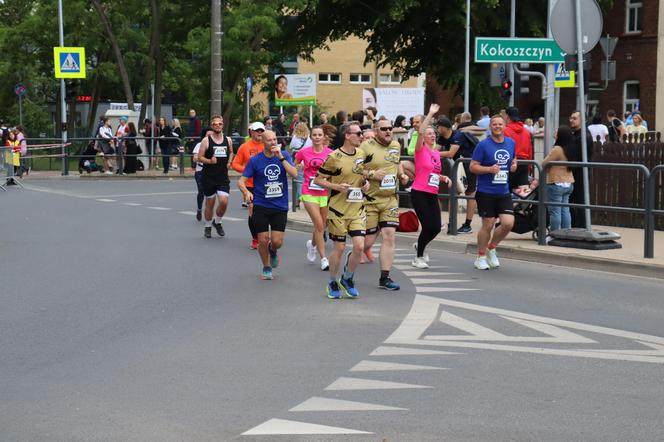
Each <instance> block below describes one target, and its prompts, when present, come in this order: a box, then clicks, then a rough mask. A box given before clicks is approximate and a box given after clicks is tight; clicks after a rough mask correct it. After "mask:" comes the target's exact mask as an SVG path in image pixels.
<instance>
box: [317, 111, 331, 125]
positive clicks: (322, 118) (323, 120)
mask: <svg viewBox="0 0 664 442" xmlns="http://www.w3.org/2000/svg"><path fill="white" fill-rule="evenodd" d="M318 120H319V121H320V123H319V125H320V126H323V125H325V124H328V123H329V121H328V117H327V113H326V112H321V113H320V115H319V116H318Z"/></svg>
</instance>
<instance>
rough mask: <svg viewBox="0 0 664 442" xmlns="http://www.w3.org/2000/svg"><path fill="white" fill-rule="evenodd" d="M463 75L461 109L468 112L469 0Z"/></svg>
mask: <svg viewBox="0 0 664 442" xmlns="http://www.w3.org/2000/svg"><path fill="white" fill-rule="evenodd" d="M464 68H465V75H464V76H463V77H464V78H463V111H464V112H470V0H466V60H465V66H464Z"/></svg>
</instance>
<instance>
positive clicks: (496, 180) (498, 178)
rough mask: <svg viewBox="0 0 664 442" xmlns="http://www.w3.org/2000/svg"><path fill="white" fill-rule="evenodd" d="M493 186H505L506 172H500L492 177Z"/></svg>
mask: <svg viewBox="0 0 664 442" xmlns="http://www.w3.org/2000/svg"><path fill="white" fill-rule="evenodd" d="M492 183H493V184H507V171H506V170H501V171H500V172H498V173H497V174H495V175H494V176H493V181H492Z"/></svg>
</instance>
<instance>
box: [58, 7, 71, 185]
mask: <svg viewBox="0 0 664 442" xmlns="http://www.w3.org/2000/svg"><path fill="white" fill-rule="evenodd" d="M58 27H59V30H60V47H61V48H63V47H64V46H65V29H64V20H63V17H62V0H58ZM60 130H62V175H69V164H67V148H66V147H65V144H67V104H66V103H65V79H64V78H61V79H60Z"/></svg>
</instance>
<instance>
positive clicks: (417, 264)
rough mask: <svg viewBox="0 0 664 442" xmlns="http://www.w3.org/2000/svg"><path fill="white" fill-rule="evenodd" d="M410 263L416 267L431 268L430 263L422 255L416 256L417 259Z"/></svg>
mask: <svg viewBox="0 0 664 442" xmlns="http://www.w3.org/2000/svg"><path fill="white" fill-rule="evenodd" d="M410 265H412V266H413V267H415V268H416V269H428V268H429V264H427V262H426V261H425V260H424V258H422V257H421V256H420V257H415V259H413V260H412V261H411V263H410Z"/></svg>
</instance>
